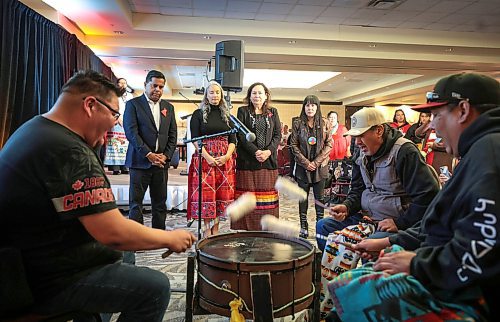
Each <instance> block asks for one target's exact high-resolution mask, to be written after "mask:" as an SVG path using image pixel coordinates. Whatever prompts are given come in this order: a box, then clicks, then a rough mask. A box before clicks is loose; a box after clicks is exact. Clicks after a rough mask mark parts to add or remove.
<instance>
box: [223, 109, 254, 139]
mask: <svg viewBox="0 0 500 322" xmlns="http://www.w3.org/2000/svg"><path fill="white" fill-rule="evenodd" d="M229 119H230V120H231V122H233V124H234V126H235V127H236V129H238V131H240V132H241V133H242V134H244V135H245V139H246V140H247V141H248V142H253V141H255V134H254V133H252V132H250V130H249V129H248V128H247V127H246V126H245V124H243V123H241V121H240V120H238V118H237V117H236V116H234V115H232V114H229Z"/></svg>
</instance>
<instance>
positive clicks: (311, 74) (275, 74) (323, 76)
mask: <svg viewBox="0 0 500 322" xmlns="http://www.w3.org/2000/svg"><path fill="white" fill-rule="evenodd" d="M339 74H341V73H340V72H321V71H302V70H278V69H245V71H244V74H243V75H244V76H243V86H250V85H251V84H253V83H256V82H262V83H264V84H266V86H267V87H269V88H311V87H314V86H316V85H318V84H320V83H322V82H324V81H326V80H328V79H330V78H332V77H335V76H337V75H339Z"/></svg>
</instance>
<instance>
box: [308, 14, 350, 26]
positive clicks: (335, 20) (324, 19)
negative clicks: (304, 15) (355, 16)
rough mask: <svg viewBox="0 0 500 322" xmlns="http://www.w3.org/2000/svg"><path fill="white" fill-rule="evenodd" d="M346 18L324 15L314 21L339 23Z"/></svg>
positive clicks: (331, 23)
mask: <svg viewBox="0 0 500 322" xmlns="http://www.w3.org/2000/svg"><path fill="white" fill-rule="evenodd" d="M344 20H346V18H345V17H325V16H321V17H318V18H316V19H315V20H314V22H315V23H321V24H327V25H340V24H342V22H343V21H344Z"/></svg>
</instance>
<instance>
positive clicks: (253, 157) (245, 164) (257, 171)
mask: <svg viewBox="0 0 500 322" xmlns="http://www.w3.org/2000/svg"><path fill="white" fill-rule="evenodd" d="M244 103H245V104H246V105H245V106H241V107H240V108H238V119H239V120H240V121H241V122H242V123H243V124H245V126H246V127H247V128H248V129H250V131H252V132H253V133H255V136H256V139H255V141H254V142H248V141H247V140H246V138H245V136H244V135H242V134H241V133H238V148H237V151H236V152H237V153H236V154H237V155H238V157H237V159H236V169H237V170H236V191H235V198H238V197H239V196H240V195H242V194H243V193H245V192H251V193H253V194H255V197H256V199H257V207H256V208H255V210H254V211H252V212H251V213H249V214H246V215H245V216H244V217H243V218H241V219H240V220H238V221H231V229H237V230H262V228H261V225H260V219H261V218H262V216H263V215H273V216H275V217H279V198H278V192H277V191H276V189H275V188H274V185H275V183H276V179H277V178H278V152H277V151H278V145H279V144H280V141H281V122H280V118H279V116H278V110H277V109H275V108H274V107H271V92H270V91H269V89H268V88H267V87H266V85H264V84H263V83H254V84H252V85H250V87H249V88H248V90H247V94H246V96H245V99H244Z"/></svg>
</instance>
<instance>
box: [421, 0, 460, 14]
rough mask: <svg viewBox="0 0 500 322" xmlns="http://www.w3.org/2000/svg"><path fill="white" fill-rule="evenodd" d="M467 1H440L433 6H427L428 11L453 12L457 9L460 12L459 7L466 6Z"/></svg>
mask: <svg viewBox="0 0 500 322" xmlns="http://www.w3.org/2000/svg"><path fill="white" fill-rule="evenodd" d="M468 5H469V3H463V2H456V1H442V2H439V3H438V4H436V5H435V6H433V7H431V8H429V11H430V12H445V13H454V12H457V11H460V12H461V9H463V8H464V7H466V6H468Z"/></svg>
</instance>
